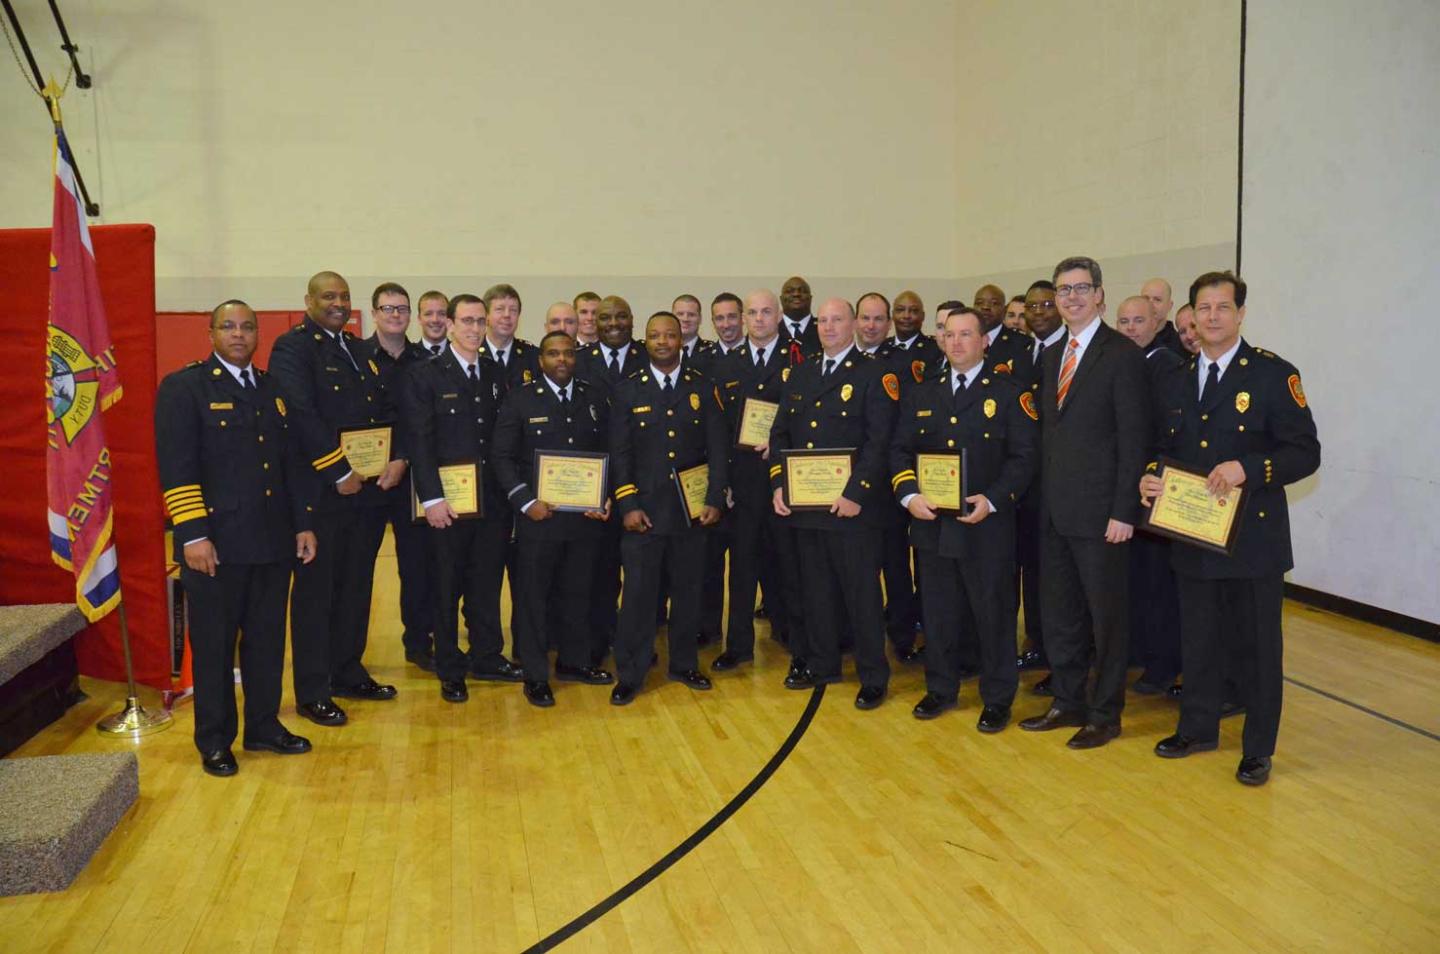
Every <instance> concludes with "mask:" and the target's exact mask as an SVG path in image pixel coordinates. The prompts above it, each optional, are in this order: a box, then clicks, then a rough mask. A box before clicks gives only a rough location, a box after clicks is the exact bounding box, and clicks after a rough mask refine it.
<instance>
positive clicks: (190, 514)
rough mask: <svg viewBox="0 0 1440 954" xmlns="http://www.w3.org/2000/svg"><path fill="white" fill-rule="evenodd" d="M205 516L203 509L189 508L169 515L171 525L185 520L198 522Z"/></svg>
mask: <svg viewBox="0 0 1440 954" xmlns="http://www.w3.org/2000/svg"><path fill="white" fill-rule="evenodd" d="M205 515H206V513H205V508H204V507H191V508H187V509H185V510H180V511H177V512H175V513H172V514H170V520H171V522H172V523H184V522H186V521H187V520H199V519H200V518H202V517H204V516H205Z"/></svg>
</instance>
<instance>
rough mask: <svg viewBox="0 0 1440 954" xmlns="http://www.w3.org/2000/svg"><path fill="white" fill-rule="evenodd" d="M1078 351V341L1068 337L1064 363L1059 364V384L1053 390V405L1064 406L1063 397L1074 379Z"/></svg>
mask: <svg viewBox="0 0 1440 954" xmlns="http://www.w3.org/2000/svg"><path fill="white" fill-rule="evenodd" d="M1079 353H1080V342H1079V341H1077V340H1076V339H1074V338H1071V339H1070V345H1069V347H1067V348H1066V349H1065V363H1064V364H1062V365H1060V386H1059V387H1058V388H1057V389H1056V390H1055V407H1056V408H1057V409H1058V408H1062V407H1064V406H1065V397H1066V395H1068V394H1069V393H1070V382H1071V381H1073V380H1074V379H1075V364H1076V358H1075V356H1076V355H1077V354H1079Z"/></svg>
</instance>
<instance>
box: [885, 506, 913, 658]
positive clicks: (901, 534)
mask: <svg viewBox="0 0 1440 954" xmlns="http://www.w3.org/2000/svg"><path fill="white" fill-rule="evenodd" d="M881 547H882V551H881V561H882V562H881V575H882V576H883V577H884V580H885V632H886V633H888V634H889V636H890V642H892V643H893V644H894V645H895V649H896V651H897V652H909V651H910V650H911V649H913V648H914V647H915V624H916V623H917V622H918V621H919V619H920V601H919V599H917V598H916V594H915V577H914V575H913V574H912V573H911V570H910V530H909V521H906V522H905V523H902V524H899V525H898V526H887V527H886V528H885V529H884V530H883V531H881Z"/></svg>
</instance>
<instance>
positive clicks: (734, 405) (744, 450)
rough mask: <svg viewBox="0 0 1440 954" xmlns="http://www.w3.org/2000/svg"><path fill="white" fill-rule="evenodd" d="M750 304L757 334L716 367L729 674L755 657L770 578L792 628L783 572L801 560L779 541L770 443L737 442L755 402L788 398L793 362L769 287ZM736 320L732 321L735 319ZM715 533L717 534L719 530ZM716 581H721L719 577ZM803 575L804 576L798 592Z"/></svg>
mask: <svg viewBox="0 0 1440 954" xmlns="http://www.w3.org/2000/svg"><path fill="white" fill-rule="evenodd" d="M730 297H731V298H732V299H734V300H733V301H729V300H727V301H724V302H722V301H720V299H718V298H717V299H716V303H715V304H714V305H712V306H711V309H712V313H718V312H716V309H722V308H723V309H734V310H735V311H736V312H737V313H738V312H739V310H740V308H739V306H740V300H739V299H738V298H735V297H734V296H733V295H732V296H730ZM750 305H751V307H748V308H747V309H746V327H747V329H748V331H749V337H748V338H747V339H745V340H744V341H742V342H741V343H740V344H739V345H738V346H737V347H735V348H733V349H732V350H730V351H729V352H728V353H726V354H725V356H724V357H722V358H720V359H719V360H718V361H717V362H716V365H715V375H714V383H715V386H716V387H718V388H719V389H720V399H721V401H722V402H723V403H724V405H725V417H726V434H727V435H730V436H731V438H732V440H731V450H730V490H731V496H732V497H733V499H734V501H735V506H734V508H733V509H732V510H731V511H730V513H729V514H728V515H727V516H726V518H725V520H724V521H722V525H723V524H726V523H728V524H729V525H730V527H731V530H732V537H731V543H730V586H729V594H730V617H729V619H728V621H727V622H726V630H725V651H724V652H722V653H721V654H720V655H719V656H717V657H715V661H714V663H712V664H711V667H710V668H711V669H712V670H713V671H714V672H727V671H729V670H731V669H735V668H737V667H739V666H741V665H743V664H744V663H747V662H750V661H751V660H752V659H754V658H755V616H754V612H753V611H754V609H755V588H756V586H757V584H759V583H760V581H761V580H762V579H763V580H765V582H766V588H765V594H766V599H767V600H769V609H768V614H769V616H770V619H771V626H772V627H777V628H778V627H780V626H782V625H784V619H785V617H786V616H787V607H786V603H785V599H784V597H783V596H782V592H783V587H782V586H781V584H780V583H779V582H778V573H777V572H776V571H777V570H779V569H780V567H781V564H782V562H783V561H787V560H788V561H789V563H790V565H791V566H792V567H793V566H794V564H795V563H796V562H797V559H796V556H795V554H794V552H793V540H790V539H789V538H787V539H786V541H785V544H784V545H785V547H786V549H785V550H784V551H783V552H784V553H785V554H786V555H785V556H784V557H781V556H780V553H781V552H782V551H781V549H780V546H777V541H776V540H775V533H774V530H775V528H774V526H773V524H774V522H775V516H774V511H773V510H772V509H771V506H770V477H769V466H768V465H767V464H766V462H765V446H764V445H762V446H760V447H740V446H738V445H736V444H735V443H734V439H733V438H734V436H735V435H738V433H739V428H740V416H741V414H742V413H743V411H744V407H745V402H746V401H747V400H756V401H768V402H771V403H774V404H778V403H779V402H780V394H781V389H782V387H783V376H784V374H785V373H786V369H788V368H789V367H790V354H789V351H788V350H787V349H786V348H785V346H784V345H783V344H782V343H781V341H780V335H779V322H780V309H779V304H778V303H777V302H776V300H775V296H774V295H772V294H770V293H769V292H753V293H751V295H750ZM727 320H728V319H727ZM712 532H713V531H712ZM712 582H713V581H712ZM798 585H799V577H798V573H797V575H796V587H797V589H798Z"/></svg>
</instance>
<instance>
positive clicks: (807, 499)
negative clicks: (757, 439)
mask: <svg viewBox="0 0 1440 954" xmlns="http://www.w3.org/2000/svg"><path fill="white" fill-rule="evenodd" d="M854 453H855V448H853V447H828V448H819V447H817V448H814V449H813V450H812V449H806V450H782V451H781V452H780V458H781V460H782V462H783V464H784V467H785V482H784V488H785V505H786V506H787V507H789V508H790V509H791V510H829V509H830V507H831V506H832V505H833V504H834V503H835V500H836V498H838V497H839V496H840V495H841V494H843V493H844V492H845V485H846V484H848V483H849V482H850V467H851V464H850V461H851V456H852V455H853V454H854Z"/></svg>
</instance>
